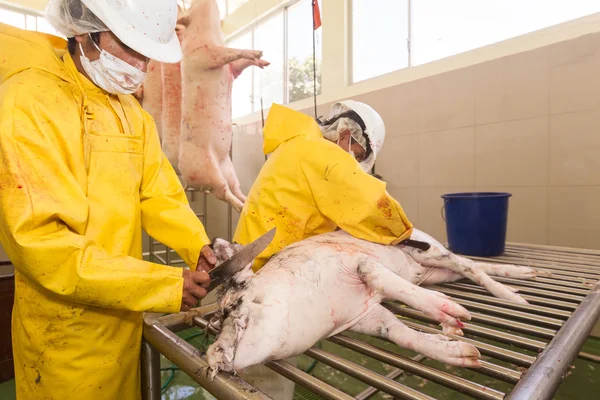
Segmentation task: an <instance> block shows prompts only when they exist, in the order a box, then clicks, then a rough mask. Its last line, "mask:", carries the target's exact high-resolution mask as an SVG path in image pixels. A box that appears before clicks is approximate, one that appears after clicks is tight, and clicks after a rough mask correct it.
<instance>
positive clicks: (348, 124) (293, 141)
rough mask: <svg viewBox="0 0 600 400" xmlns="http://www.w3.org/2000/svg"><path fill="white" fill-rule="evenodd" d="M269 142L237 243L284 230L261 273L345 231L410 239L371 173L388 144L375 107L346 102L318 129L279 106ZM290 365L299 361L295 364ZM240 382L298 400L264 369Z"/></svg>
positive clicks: (250, 371) (386, 240)
mask: <svg viewBox="0 0 600 400" xmlns="http://www.w3.org/2000/svg"><path fill="white" fill-rule="evenodd" d="M319 122H320V121H319ZM263 135H264V139H263V150H264V153H265V154H269V158H268V159H267V161H266V162H265V164H264V166H263V167H262V169H261V170H260V173H259V174H258V177H257V178H256V181H255V182H254V184H253V185H252V187H251V189H250V192H249V193H248V197H247V199H246V203H245V204H244V208H243V209H242V212H241V216H240V220H239V223H238V225H237V229H236V231H235V235H234V238H233V239H234V241H236V242H238V243H240V244H242V245H246V244H248V243H250V242H252V241H254V240H255V239H257V238H258V237H260V236H261V235H262V234H264V233H266V232H267V231H269V230H270V229H272V228H273V227H276V228H277V230H276V232H275V237H274V238H273V241H272V242H271V243H270V245H269V246H268V247H267V248H266V249H265V250H264V251H263V252H262V253H261V254H260V255H259V256H258V257H257V258H256V259H255V260H254V262H253V264H252V269H253V270H254V271H258V270H259V269H260V268H261V267H262V266H263V265H264V264H265V263H266V262H267V260H268V259H269V258H270V257H271V256H272V255H274V254H276V253H277V252H279V251H280V250H281V249H283V248H284V247H286V246H288V245H290V244H292V243H295V242H298V241H300V240H303V239H306V238H308V237H310V236H313V235H318V234H322V233H326V232H332V231H334V230H336V229H337V228H341V229H343V230H345V231H346V232H348V233H350V234H351V235H353V236H355V237H358V238H361V239H365V240H369V241H372V242H377V243H382V244H397V243H399V242H401V241H403V240H405V239H408V238H409V237H410V235H411V233H412V229H413V225H412V223H411V222H410V221H409V220H408V218H407V216H406V215H405V213H404V211H403V209H402V207H401V206H400V204H399V203H398V202H397V201H396V200H395V199H394V198H392V197H391V196H390V195H389V194H388V192H387V190H386V184H385V183H384V182H382V181H381V180H379V179H377V178H375V177H374V176H371V175H370V174H369V173H368V172H370V171H371V169H372V167H373V165H374V163H375V159H376V157H377V154H378V153H379V151H380V150H381V147H382V146H383V142H384V139H385V125H384V123H383V120H382V119H381V116H380V115H379V114H378V113H377V112H376V111H375V110H373V109H372V108H371V107H370V106H368V105H367V104H364V103H360V102H356V101H352V100H346V101H342V102H338V103H335V104H334V105H333V106H332V107H331V110H330V115H329V118H328V119H327V120H326V121H323V122H321V123H317V121H315V120H314V119H313V118H311V117H309V116H308V115H306V114H303V113H300V112H297V111H294V110H291V109H289V108H287V107H284V106H280V105H277V104H273V106H272V107H271V110H270V111H269V114H268V116H267V119H266V121H265V127H264V130H263ZM286 361H287V362H289V363H290V364H292V365H294V364H295V362H296V360H295V358H294V357H292V358H290V359H288V360H286ZM240 376H241V377H242V378H244V379H245V380H247V381H248V382H249V383H250V384H253V385H254V386H256V387H257V388H259V389H260V390H262V391H263V392H265V393H266V394H268V395H269V396H271V397H272V398H274V399H277V400H291V399H292V397H293V393H294V384H293V382H291V381H289V380H287V379H286V378H283V377H281V376H280V375H278V374H276V373H274V372H272V371H271V370H270V369H268V368H267V367H265V366H263V365H256V366H254V367H250V368H247V369H246V370H245V371H240Z"/></svg>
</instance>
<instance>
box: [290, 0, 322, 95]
mask: <svg viewBox="0 0 600 400" xmlns="http://www.w3.org/2000/svg"><path fill="white" fill-rule="evenodd" d="M320 3H321V2H319V5H320ZM312 18H313V17H312V0H301V1H299V2H297V3H295V4H294V5H292V6H291V7H289V8H288V11H287V32H288V34H287V46H286V49H287V64H288V65H287V96H288V98H287V101H288V103H293V102H294V101H298V100H303V99H306V98H307V97H311V96H313V87H314V68H313V65H314V63H313V36H312V35H313V22H312V21H313V19H312ZM322 31H323V28H319V29H317V30H316V32H314V33H315V60H316V67H317V68H316V69H317V74H316V75H317V79H316V80H317V94H320V93H321V73H320V72H321V54H322V43H321V32H322Z"/></svg>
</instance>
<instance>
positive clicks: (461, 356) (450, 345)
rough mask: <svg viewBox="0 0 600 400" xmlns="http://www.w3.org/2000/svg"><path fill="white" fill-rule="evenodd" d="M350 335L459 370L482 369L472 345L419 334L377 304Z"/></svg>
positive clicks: (478, 356)
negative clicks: (374, 339) (379, 340)
mask: <svg viewBox="0 0 600 400" xmlns="http://www.w3.org/2000/svg"><path fill="white" fill-rule="evenodd" d="M350 330H351V331H353V332H357V333H363V334H366V335H371V336H378V337H380V338H382V339H385V340H389V341H391V342H393V343H395V344H397V345H398V346H400V347H404V348H407V349H411V350H413V351H415V352H417V353H419V354H422V355H424V356H425V357H428V358H431V359H432V360H437V361H441V362H444V363H446V364H450V365H454V366H457V367H480V366H481V364H480V362H479V358H480V357H481V354H480V353H479V350H477V348H476V347H475V346H473V345H471V344H469V343H464V342H461V341H455V340H451V339H450V338H448V337H446V336H443V335H434V334H427V333H421V332H417V331H415V330H413V329H411V328H409V327H407V326H406V325H404V324H403V323H402V322H401V321H400V320H398V318H396V316H394V314H392V313H391V312H390V311H389V310H387V309H385V308H384V307H383V306H381V305H380V304H374V305H373V306H372V307H371V308H370V309H369V310H368V311H367V314H366V315H365V317H364V318H363V319H362V320H360V321H359V322H358V323H357V324H355V325H354V326H353V327H351V328H350Z"/></svg>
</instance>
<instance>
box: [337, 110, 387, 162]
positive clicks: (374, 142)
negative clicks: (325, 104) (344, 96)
mask: <svg viewBox="0 0 600 400" xmlns="http://www.w3.org/2000/svg"><path fill="white" fill-rule="evenodd" d="M346 109H350V110H352V111H354V112H355V113H357V114H358V116H359V117H360V118H361V119H362V120H363V122H364V123H365V128H366V129H365V132H364V133H365V135H366V136H367V138H368V139H369V144H370V146H371V150H372V152H371V154H370V155H369V156H368V157H367V158H366V159H364V160H363V161H361V162H360V164H361V166H362V167H363V169H364V170H365V171H370V170H371V168H373V165H375V159H376V158H377V155H378V154H379V152H380V151H381V148H382V147H383V142H384V140H385V124H384V123H383V119H382V118H381V116H380V115H379V113H377V111H375V110H374V109H373V108H372V107H371V106H369V105H367V104H365V103H361V102H359V101H354V100H343V101H339V102H336V103H334V104H333V105H332V106H331V112H330V114H331V115H335V114H339V113H341V112H343V111H344V110H346Z"/></svg>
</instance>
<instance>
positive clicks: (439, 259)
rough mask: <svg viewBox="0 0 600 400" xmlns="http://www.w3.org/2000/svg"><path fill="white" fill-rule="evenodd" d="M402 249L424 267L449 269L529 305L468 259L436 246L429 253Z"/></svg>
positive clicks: (497, 292)
mask: <svg viewBox="0 0 600 400" xmlns="http://www.w3.org/2000/svg"><path fill="white" fill-rule="evenodd" d="M402 248H403V250H404V252H405V253H406V254H408V255H410V256H411V257H412V258H413V259H414V260H415V261H417V262H418V263H419V264H421V265H423V266H426V267H436V268H446V269H449V270H451V271H453V272H457V273H459V274H461V275H463V276H465V277H467V278H469V279H470V280H472V281H473V282H475V283H477V284H478V285H481V286H483V287H484V288H486V289H487V290H488V291H489V292H490V293H491V294H493V295H494V296H496V297H499V298H501V299H505V300H511V301H514V302H517V303H524V304H528V303H527V300H525V299H524V298H522V297H521V296H519V295H518V294H516V293H514V292H513V291H512V290H511V289H509V288H508V286H505V285H503V284H501V283H500V282H496V281H495V280H493V279H492V278H490V277H489V276H488V275H486V274H485V272H484V271H482V270H481V269H479V268H477V266H476V265H475V264H474V262H473V261H471V260H469V259H468V258H462V257H458V256H456V255H454V254H452V253H450V252H448V251H440V250H439V249H438V248H437V247H435V246H432V247H430V248H429V250H427V251H423V250H420V249H416V248H413V247H406V246H402Z"/></svg>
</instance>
